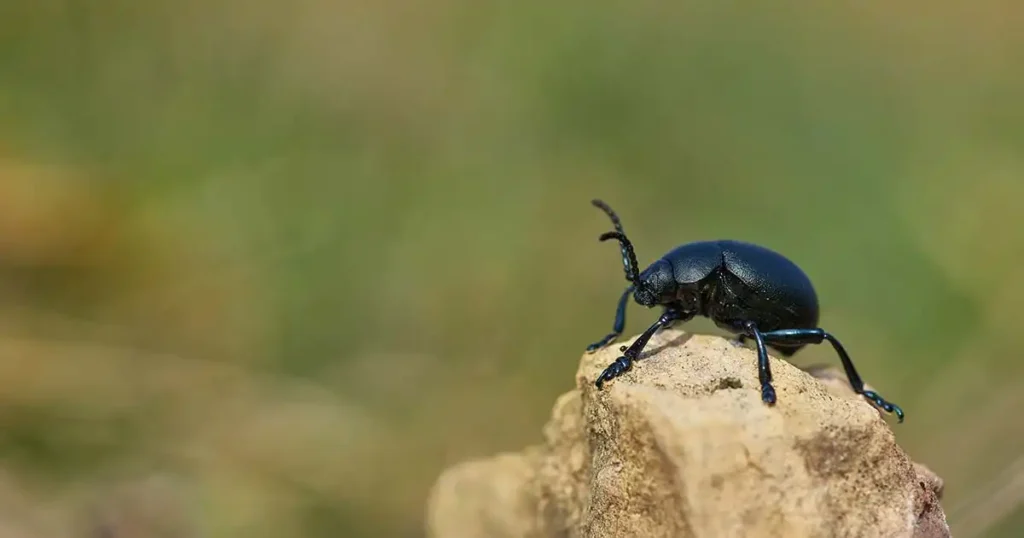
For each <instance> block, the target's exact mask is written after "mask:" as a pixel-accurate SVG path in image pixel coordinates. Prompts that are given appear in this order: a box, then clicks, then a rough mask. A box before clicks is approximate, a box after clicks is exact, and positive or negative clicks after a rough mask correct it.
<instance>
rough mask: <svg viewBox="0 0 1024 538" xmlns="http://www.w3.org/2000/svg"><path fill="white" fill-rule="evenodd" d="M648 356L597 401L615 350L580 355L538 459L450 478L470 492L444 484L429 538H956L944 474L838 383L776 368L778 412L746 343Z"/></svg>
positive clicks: (684, 347) (666, 349)
mask: <svg viewBox="0 0 1024 538" xmlns="http://www.w3.org/2000/svg"><path fill="white" fill-rule="evenodd" d="M647 349H648V351H647V352H646V353H645V355H644V356H642V358H641V360H639V361H636V362H635V363H634V365H633V368H632V369H631V370H630V371H629V372H627V373H626V374H624V375H623V376H621V377H619V378H616V379H614V380H613V381H611V382H609V383H607V384H606V385H605V388H604V390H601V391H598V390H597V389H596V388H595V387H594V385H593V380H594V379H596V377H597V375H599V374H600V372H601V370H602V369H603V368H604V367H605V366H607V365H608V364H609V363H611V362H612V361H613V360H615V358H616V357H617V356H618V355H619V353H618V346H609V347H608V348H606V349H604V350H602V351H600V352H598V353H595V354H593V355H585V356H584V357H583V360H582V362H581V364H580V366H579V369H578V372H577V376H576V379H577V388H576V389H575V390H572V391H570V392H568V393H566V394H564V395H563V396H562V397H560V398H559V399H558V402H557V403H556V405H555V408H554V411H553V413H552V417H551V420H550V421H549V423H548V424H547V426H546V427H545V430H544V433H545V442H544V444H543V445H542V446H539V447H533V448H531V449H529V450H528V451H527V452H526V453H525V454H529V457H527V456H521V457H520V458H519V459H516V460H514V462H513V461H512V460H508V456H503V458H505V461H506V462H508V463H506V464H501V463H500V462H499V460H487V461H485V462H481V463H477V464H475V465H476V467H475V468H474V467H465V466H460V467H455V468H453V469H451V470H449V471H447V472H446V473H445V474H444V475H443V476H442V478H441V479H440V481H439V484H451V483H454V482H461V483H464V484H466V486H465V488H464V489H463V490H462V491H461V492H457V491H455V489H453V488H450V487H448V488H444V487H438V488H436V489H435V492H434V494H433V497H432V501H431V508H430V514H429V521H430V522H429V524H428V532H429V534H430V536H433V537H436V538H448V537H466V538H469V537H477V536H479V537H481V538H482V537H485V536H495V537H504V536H509V537H511V536H517V537H524V538H526V537H529V538H546V537H565V538H575V537H593V538H606V537H607V538H611V537H616V538H622V537H630V536H637V537H651V538H658V537H680V538H686V537H700V538H703V537H715V538H717V537H723V538H727V537H734V536H735V537H741V536H742V537H753V538H757V537H765V538H769V537H770V538H774V537H819V536H820V537H873V536H879V537H882V536H885V537H904V536H905V537H915V538H932V537H945V536H949V528H948V526H947V525H946V521H945V516H944V514H943V512H942V508H941V507H940V505H939V499H940V497H941V490H942V482H941V480H939V479H938V477H936V476H935V475H934V474H933V473H931V472H930V471H928V470H927V469H926V468H924V467H923V466H919V465H916V464H914V463H913V462H912V461H911V460H910V459H909V458H908V457H907V455H906V454H905V453H904V451H903V450H902V449H901V448H900V447H899V446H898V445H897V444H896V442H895V439H894V436H893V434H892V431H891V430H890V429H889V426H888V425H887V424H886V422H885V421H884V420H883V418H882V416H881V415H880V414H879V412H878V411H877V409H875V408H874V407H873V406H872V405H871V404H870V403H868V402H867V401H866V400H864V399H863V398H861V397H860V396H857V395H855V394H853V392H852V390H850V389H849V386H848V385H846V386H845V392H844V391H843V386H842V384H837V383H835V381H836V379H835V378H834V376H833V377H829V376H828V375H823V374H822V372H824V371H820V372H815V375H817V376H819V377H821V378H822V379H821V380H819V379H816V378H815V377H814V376H812V375H810V374H808V373H807V372H804V371H802V370H799V369H798V368H796V367H794V366H792V365H791V364H789V363H787V362H785V361H782V360H779V359H776V358H772V359H771V366H772V373H773V384H774V385H775V389H776V391H777V393H778V402H777V403H776V405H774V406H767V405H765V404H764V403H763V402H762V401H761V392H760V384H759V382H758V378H757V367H756V354H755V352H754V351H753V350H751V349H748V348H744V347H739V346H736V345H735V344H733V343H732V342H730V341H728V340H726V339H723V338H720V337H715V336H697V335H688V334H684V333H682V332H679V331H676V330H666V331H662V332H661V333H659V334H658V335H656V336H655V337H654V338H653V339H652V340H651V343H650V344H649V345H648V347H647ZM823 381H825V382H827V383H832V385H831V386H827V385H826V384H825V383H823ZM464 465H465V464H464ZM469 469H476V470H475V471H473V472H470V471H469ZM513 469H520V471H517V472H514V473H513V472H511V471H512V470H513ZM509 499H512V500H511V501H510V500H509ZM481 512H487V513H489V514H491V515H489V516H487V517H481V516H480V515H479V514H480V513H481ZM511 514H515V516H514V517H512V518H511V519H510V517H509V516H510V515H511ZM482 519H486V520H488V521H490V522H497V521H507V522H508V523H507V524H506V525H505V526H504V527H501V528H496V527H494V526H492V527H491V528H489V529H483V528H482V527H481V526H480V525H478V524H477V523H476V522H478V521H480V520H482ZM513 519H514V521H511V520H513ZM470 523H472V528H473V529H477V530H468V529H470V527H471V526H470V525H469V524H470ZM456 529H458V530H456Z"/></svg>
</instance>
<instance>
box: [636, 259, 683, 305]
mask: <svg viewBox="0 0 1024 538" xmlns="http://www.w3.org/2000/svg"><path fill="white" fill-rule="evenodd" d="M675 296H676V279H675V277H674V275H673V273H672V265H671V264H670V263H668V262H667V261H665V260H658V261H656V262H654V263H652V264H651V266H650V267H648V268H647V269H644V270H643V272H641V273H640V276H639V278H638V279H637V283H636V284H634V290H633V299H634V300H636V302H637V304H640V305H643V306H646V307H652V306H655V305H659V304H668V303H670V302H672V301H674V300H675Z"/></svg>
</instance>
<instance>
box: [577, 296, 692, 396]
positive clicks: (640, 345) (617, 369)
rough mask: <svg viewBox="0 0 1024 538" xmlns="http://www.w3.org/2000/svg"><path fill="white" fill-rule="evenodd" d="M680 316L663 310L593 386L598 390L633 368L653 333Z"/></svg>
mask: <svg viewBox="0 0 1024 538" xmlns="http://www.w3.org/2000/svg"><path fill="white" fill-rule="evenodd" d="M681 317H682V314H681V313H680V312H679V311H677V310H665V312H664V313H663V314H662V315H661V317H659V318H658V321H655V322H654V323H653V324H652V325H651V326H650V327H648V328H647V330H645V331H644V332H643V334H641V335H640V336H638V337H637V339H636V340H634V341H633V343H632V344H631V345H630V346H629V347H628V348H626V350H625V351H623V352H622V356H621V357H619V358H617V359H615V362H613V363H611V364H610V365H608V367H607V368H605V369H604V371H603V372H601V375H599V376H598V377H597V381H595V382H594V385H596V386H597V389H598V390H601V387H602V386H603V385H604V383H605V381H610V380H612V379H614V378H616V377H618V376H620V375H622V374H623V373H625V372H626V371H627V370H629V369H630V368H631V367H632V366H633V361H635V360H636V358H637V357H639V356H640V352H641V351H643V349H644V346H646V345H647V342H648V341H650V339H651V337H652V336H654V333H655V332H657V331H658V329H660V328H661V327H662V326H664V325H666V324H668V323H672V322H673V321H675V320H677V319H680V318H681Z"/></svg>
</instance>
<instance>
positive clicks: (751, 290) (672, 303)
mask: <svg viewBox="0 0 1024 538" xmlns="http://www.w3.org/2000/svg"><path fill="white" fill-rule="evenodd" d="M592 203H593V204H594V205H595V206H597V207H598V208H600V209H602V210H603V211H604V212H605V213H607V214H608V217H609V218H611V220H612V224H614V225H615V231H614V232H607V233H604V234H602V235H601V237H600V240H601V241H607V240H608V239H616V240H618V242H619V246H620V249H621V251H622V265H623V268H624V269H625V271H626V280H628V281H629V282H630V285H629V287H627V288H626V291H625V292H623V294H622V297H621V298H620V299H619V304H618V308H616V311H615V324H614V326H613V328H612V332H611V333H610V334H608V335H607V336H605V337H604V338H602V339H601V340H599V341H597V342H595V343H593V344H591V345H590V346H589V347H588V348H587V351H588V352H590V353H593V352H594V351H597V350H598V349H601V348H603V347H605V346H607V345H608V344H610V343H612V342H614V341H615V340H616V339H617V338H618V337H619V336H620V335H621V334H622V331H623V329H624V327H625V324H626V304H627V302H628V300H629V295H630V293H632V294H633V299H634V300H635V301H636V302H637V303H638V304H640V305H643V306H646V307H648V308H653V307H655V306H662V307H664V312H663V313H662V314H661V317H659V318H658V321H656V322H654V324H653V325H651V326H650V327H648V328H647V330H645V331H644V332H643V333H642V334H641V335H640V336H639V337H638V338H637V339H636V340H635V341H634V342H633V344H632V345H630V346H629V347H626V346H622V347H621V348H620V351H622V352H623V353H622V356H621V357H619V358H618V359H616V360H615V362H613V363H612V364H611V365H609V366H608V367H607V368H605V370H604V371H603V372H602V373H601V375H600V376H599V377H598V378H597V381H596V382H595V384H596V385H597V388H598V389H599V390H600V389H601V388H602V386H603V384H604V383H605V382H606V381H609V380H611V379H613V378H615V377H618V376H619V375H621V374H622V373H623V372H625V371H627V370H629V368H630V367H631V366H632V364H633V361H634V360H636V359H637V357H638V356H639V355H640V352H641V351H643V348H644V346H646V345H647V342H648V341H649V340H650V339H651V336H652V335H654V333H655V332H657V331H659V330H661V329H664V328H666V327H668V326H670V325H672V324H674V323H676V322H686V321H689V320H691V319H693V318H694V317H695V316H705V317H707V318H710V319H711V320H712V321H713V322H714V323H715V325H717V326H718V327H720V328H722V329H725V330H727V331H729V332H730V333H732V334H735V335H738V337H739V342H740V343H742V342H744V340H745V339H746V338H752V339H754V341H755V342H756V343H757V369H758V377H759V378H760V381H761V399H762V400H763V401H764V402H765V403H767V404H768V405H772V404H774V403H775V388H774V387H772V372H771V368H770V367H769V364H768V350H767V348H768V347H771V348H772V349H774V350H776V351H778V352H779V354H781V355H782V356H784V357H790V356H792V355H793V354H794V353H796V352H797V351H799V350H800V348H802V347H803V346H805V345H807V344H820V343H822V342H823V341H825V340H828V342H829V343H830V344H832V347H833V348H834V349H835V351H836V353H838V354H839V359H840V360H841V361H842V363H843V369H844V370H846V376H847V378H848V379H849V381H850V385H851V386H852V387H853V390H854V391H856V392H857V393H858V394H861V395H863V396H864V397H865V398H867V399H869V400H871V401H872V402H874V403H875V405H877V406H879V407H881V408H882V409H884V410H885V411H886V412H889V413H895V414H896V416H897V417H898V418H899V421H900V422H903V410H902V409H900V408H899V406H897V405H895V404H893V403H890V402H887V401H886V400H885V399H884V398H882V397H881V396H879V395H878V394H877V393H876V392H874V391H870V390H864V382H863V381H862V380H861V378H860V375H858V374H857V370H856V369H855V368H854V367H853V361H851V360H850V356H849V355H847V353H846V350H845V349H843V346H842V344H840V343H839V340H837V339H836V338H835V337H834V336H832V335H831V334H829V333H828V332H826V331H825V330H824V329H821V328H819V327H818V296H817V294H816V293H815V291H814V286H813V285H812V284H811V281H810V279H809V278H808V277H807V275H806V274H805V273H804V272H803V270H801V269H800V268H799V267H797V265H796V264H794V263H793V262H792V261H790V260H789V259H787V258H786V257H784V256H782V255H781V254H779V253H777V252H774V251H772V250H769V249H767V248H765V247H762V246H758V245H754V244H751V243H745V242H742V241H731V240H720V241H698V242H695V243H687V244H685V245H682V246H679V247H676V248H675V249H674V250H672V251H671V252H669V253H668V254H665V255H664V256H662V257H661V259H659V260H658V261H656V262H654V263H653V264H651V265H650V266H649V267H648V268H647V269H644V270H643V271H642V272H641V271H638V267H639V265H638V264H637V261H636V253H635V252H634V251H633V244H632V243H631V242H630V241H629V239H628V238H627V237H626V233H625V232H624V231H623V229H622V223H621V222H620V221H619V217H618V215H616V214H615V211H613V210H612V208H611V207H609V206H608V204H606V203H604V202H602V201H601V200H594V201H593V202H592Z"/></svg>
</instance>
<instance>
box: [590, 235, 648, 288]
mask: <svg viewBox="0 0 1024 538" xmlns="http://www.w3.org/2000/svg"><path fill="white" fill-rule="evenodd" d="M598 239H600V240H601V241H607V240H609V239H618V240H619V247H620V248H621V249H622V252H623V254H622V265H623V266H624V267H625V269H626V280H628V281H630V282H632V283H633V286H635V287H636V289H640V288H641V287H642V286H641V285H640V275H639V274H637V271H636V267H637V262H636V253H635V252H633V243H631V242H630V241H629V238H628V237H626V234H624V233H619V232H605V233H603V234H601V237H599V238H598Z"/></svg>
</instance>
